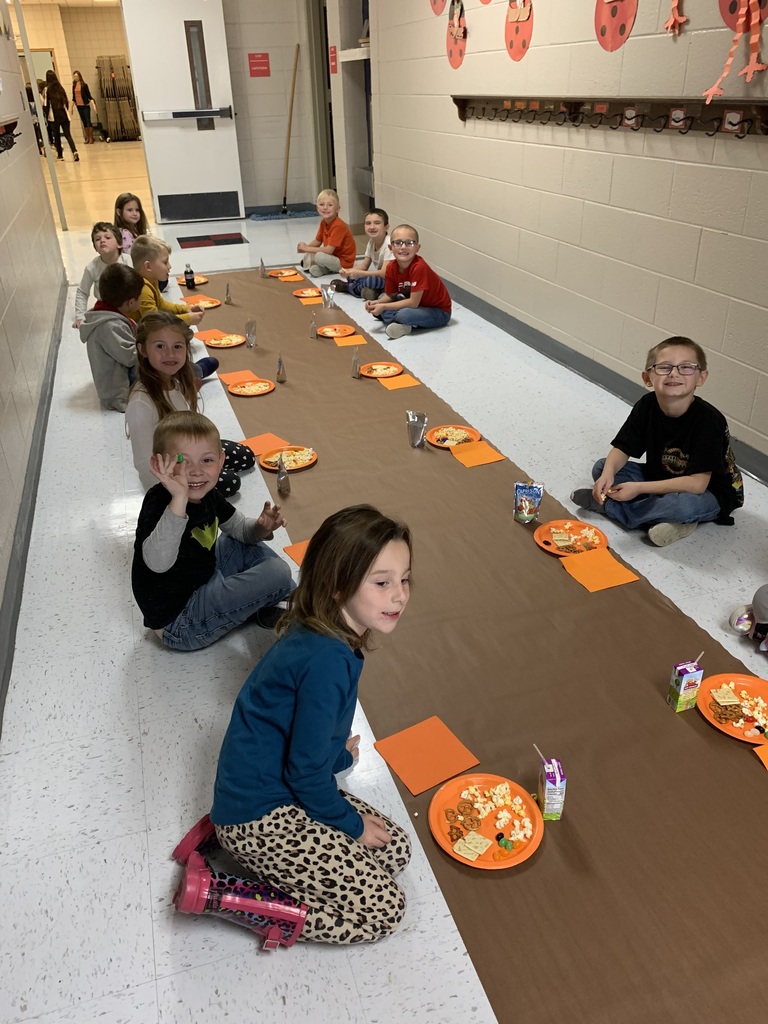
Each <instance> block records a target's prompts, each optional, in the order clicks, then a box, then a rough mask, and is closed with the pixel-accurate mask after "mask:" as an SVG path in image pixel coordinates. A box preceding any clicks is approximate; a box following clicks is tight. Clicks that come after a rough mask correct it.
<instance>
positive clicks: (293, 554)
mask: <svg viewBox="0 0 768 1024" xmlns="http://www.w3.org/2000/svg"><path fill="white" fill-rule="evenodd" d="M308 544H309V541H308V540H300V541H299V542H298V543H297V544H289V545H288V547H286V548H283V551H284V552H285V553H286V555H288V557H289V558H292V559H293V560H294V562H295V563H296V565H301V563H302V562H303V561H304V555H306V553H307V545H308Z"/></svg>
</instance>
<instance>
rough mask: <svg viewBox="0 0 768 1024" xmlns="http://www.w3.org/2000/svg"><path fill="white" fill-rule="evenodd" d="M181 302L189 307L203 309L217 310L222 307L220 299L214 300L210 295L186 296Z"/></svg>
mask: <svg viewBox="0 0 768 1024" xmlns="http://www.w3.org/2000/svg"><path fill="white" fill-rule="evenodd" d="M181 301H182V302H186V304H187V305H188V306H200V307H201V308H202V309H216V307H217V306H220V305H221V300H220V299H214V298H212V297H211V296H210V295H194V294H190V295H185V296H184V297H183V298H182V300H181Z"/></svg>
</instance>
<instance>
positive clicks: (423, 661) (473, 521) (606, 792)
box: [204, 272, 768, 1024]
mask: <svg viewBox="0 0 768 1024" xmlns="http://www.w3.org/2000/svg"><path fill="white" fill-rule="evenodd" d="M227 280H228V281H229V282H230V286H231V290H232V295H233V298H234V300H235V303H236V305H235V306H229V307H228V306H222V307H221V308H220V309H218V310H215V311H213V312H212V313H209V314H208V315H207V316H206V318H205V323H204V326H205V327H221V328H222V329H223V330H225V331H240V332H241V333H242V330H243V326H244V323H245V320H246V319H247V318H248V316H249V315H250V314H254V315H255V316H256V318H257V320H258V322H259V347H258V349H256V350H255V352H252V353H251V352H248V351H247V350H246V349H245V348H240V349H235V350H231V351H223V352H220V353H217V355H219V358H220V359H221V363H222V369H223V370H224V371H227V370H238V369H245V368H249V369H254V370H255V371H256V372H257V373H259V374H261V375H263V376H267V377H271V378H273V379H274V372H275V367H276V363H277V354H278V351H281V352H282V354H283V358H284V360H285V364H286V370H287V373H288V382H287V383H286V384H285V385H283V386H278V387H277V389H276V390H275V391H274V392H273V393H272V394H271V395H269V396H267V397H265V398H253V399H247V398H243V399H236V398H233V399H232V405H233V407H234V408H235V410H236V412H237V415H238V417H239V419H240V423H241V425H242V427H243V436H244V437H247V436H250V435H253V434H258V433H261V432H263V431H266V430H270V431H273V432H274V433H276V434H279V435H280V436H282V437H286V438H290V440H291V442H292V443H300V444H306V445H311V446H312V447H314V448H315V449H316V450H317V452H318V462H317V465H316V466H315V467H314V468H313V469H311V470H308V471H306V472H302V473H298V474H292V479H291V482H292V489H293V490H292V494H291V495H290V497H289V498H288V499H286V500H285V501H284V502H282V504H283V505H284V509H285V513H286V517H287V519H288V523H289V531H290V534H291V537H292V538H293V539H294V540H302V539H303V538H304V537H308V536H309V535H310V534H311V533H312V531H313V530H314V528H315V527H316V526H317V525H318V524H319V523H320V522H321V521H322V519H323V518H324V517H325V516H327V515H328V514H329V513H331V512H333V511H334V510H336V509H338V508H341V507H343V506H345V505H349V504H353V503H356V502H361V501H366V502H371V503H372V504H375V505H377V506H378V507H380V508H382V509H383V510H384V511H386V512H388V513H391V514H394V515H396V516H399V517H401V518H403V519H405V520H406V521H407V522H408V523H409V524H410V526H411V528H412V530H413V533H414V538H415V559H414V566H413V579H414V583H413V588H412V597H411V602H410V605H409V608H408V611H407V614H406V615H405V616H404V618H403V621H402V622H401V624H400V625H399V626H398V628H397V631H396V632H395V634H394V635H393V636H392V637H391V638H388V639H387V640H386V641H385V642H383V643H382V645H381V647H380V649H379V650H378V651H376V652H374V653H372V654H371V655H369V656H368V658H367V666H366V671H365V673H364V674H363V678H362V681H361V700H362V703H363V706H364V708H365V711H366V714H367V716H368V719H369V721H370V723H371V726H372V728H373V730H374V732H375V734H376V735H377V736H380V737H383V736H387V735H388V734H390V733H392V732H396V731H398V730H400V729H403V728H405V727H407V726H409V725H412V724H413V723H415V722H418V721H420V720H422V719H424V718H427V717H429V716H431V715H435V714H436V715H439V716H440V717H441V718H442V719H443V721H444V722H445V723H446V724H447V725H448V727H449V728H450V729H452V730H453V731H454V732H455V733H456V735H457V736H458V737H459V738H460V739H461V740H462V742H464V743H465V744H466V745H467V746H468V747H469V748H470V750H472V751H473V752H474V753H475V754H476V755H477V756H478V757H479V758H480V765H479V767H478V769H477V770H478V771H486V772H493V773H496V774H499V775H504V776H507V777H508V778H511V779H514V780H515V781H516V782H519V783H520V784H521V785H523V786H525V787H526V788H527V789H529V790H532V789H534V788H535V784H536V777H537V771H538V763H537V758H536V756H535V754H534V751H533V749H532V743H533V742H537V743H538V744H539V746H540V747H541V748H542V749H543V750H544V752H545V753H546V754H548V755H550V756H556V757H559V758H561V760H562V761H563V764H564V767H565V770H566V773H567V776H568V791H567V799H566V804H565V817H564V818H563V820H562V821H560V822H552V823H548V824H547V825H546V832H545V837H544V841H543V843H542V845H541V847H540V848H539V850H538V851H537V852H536V853H535V854H534V856H533V857H532V858H531V859H530V860H528V861H527V862H525V863H524V864H522V865H521V866H520V867H519V868H513V869H511V870H508V871H494V872H486V871H478V870H476V869H473V868H471V867H469V866H465V865H463V864H459V863H457V862H456V861H454V860H451V859H450V858H448V857H447V856H446V855H445V854H444V853H442V852H441V851H440V850H439V849H438V848H437V846H436V844H435V843H434V842H433V840H432V838H431V836H430V834H429V830H428V826H427V808H428V806H429V801H430V798H431V796H432V795H433V794H432V792H429V793H425V794H422V795H421V796H419V797H412V796H411V795H410V794H409V792H408V791H407V790H406V789H405V787H404V786H402V785H401V784H400V783H399V781H398V787H399V790H400V793H401V795H402V797H403V800H404V803H405V806H406V807H407V808H408V811H409V813H410V814H411V816H412V818H411V820H412V823H413V824H414V825H415V827H416V830H417V832H418V834H419V836H420V838H421V841H422V843H423V844H424V847H425V850H426V852H427V855H428V857H429V860H430V863H431V865H432V867H433V869H434V871H435V874H436V876H437V879H438V881H439V883H440V886H441V889H442V892H443V894H444V896H445V898H446V900H447V902H448V905H449V907H450V909H451V912H452V913H453V915H454V918H455V920H456V924H457V926H458V928H459V929H460V931H461V934H462V937H463V939H464V941H465V943H466V945H467V948H468V950H469V952H470V955H471V957H472V960H473V962H474V965H475V968H476V969H477V971H478V974H479V976H480V978H481V980H482V982H483V984H484V986H485V989H486V991H487V993H488V996H489V999H490V1000H491V1003H492V1005H493V1008H494V1012H495V1013H496V1015H497V1017H498V1019H499V1021H501V1022H507V1021H510V1022H511V1021H514V1022H516V1024H554V1022H558V1024H562V1022H563V1021H565V1022H568V1024H640V1022H642V1024H648V1022H650V1021H653V1022H656V1021H658V1022H664V1024H668V1022H674V1024H678V1022H679V1024H693V1022H697V1024H698V1022H706V1024H709V1022H711V1024H723V1022H725V1021H727V1022H729V1024H740V1022H742V1021H743V1022H745V1024H746V1022H749V1024H754V1022H755V1021H756V1020H760V1019H763V1017H764V1015H765V999H766V986H765V979H766V967H765V964H766V959H767V958H768V950H767V949H766V942H765V934H766V921H767V920H768V918H766V913H765V911H766V897H765V864H766V855H767V854H766V851H768V814H766V799H767V798H768V774H767V773H766V771H765V769H764V768H763V767H762V766H761V765H760V763H759V762H758V760H757V758H755V757H754V755H753V754H752V753H751V752H750V748H749V746H748V745H747V744H743V743H739V742H737V741H734V740H730V739H728V738H727V737H725V736H723V735H722V734H720V733H719V732H717V731H716V730H715V729H713V728H712V727H711V726H710V725H708V724H707V723H706V722H705V721H704V720H703V719H702V717H701V716H700V715H699V713H698V712H697V711H689V712H686V713H683V714H680V715H676V714H675V713H674V712H673V711H672V710H671V709H670V708H668V707H667V706H666V704H665V701H664V696H665V692H666V686H667V682H668V679H669V674H670V670H671V666H672V664H673V663H674V662H676V661H680V660H683V659H685V658H691V657H695V656H696V654H698V652H699V651H700V650H701V649H702V648H704V649H705V651H706V658H705V665H706V666H707V672H708V673H710V674H711V673H716V672H744V671H745V669H744V667H743V666H742V665H741V663H740V662H738V661H737V660H736V659H735V658H733V657H732V656H731V655H730V654H728V653H727V652H726V651H725V650H724V649H723V648H721V647H720V646H719V645H718V644H717V643H716V642H715V641H714V640H713V639H712V638H711V637H710V636H709V635H708V634H707V633H705V632H704V631H703V630H701V629H700V628H699V627H698V626H697V625H696V624H695V623H694V622H693V621H692V620H691V619H689V618H688V617H687V616H685V615H684V614H683V613H682V612H680V611H679V610H678V609H677V608H676V607H675V606H674V605H673V604H672V602H671V601H669V600H668V599H667V598H666V597H664V596H663V595H662V594H660V593H659V592H658V591H656V590H655V589H654V588H653V587H652V586H651V585H650V584H649V583H648V582H647V581H646V580H644V579H641V580H640V581H639V582H637V583H632V584H631V585H628V586H624V587H619V588H617V589H612V590H606V591H602V592H600V593H595V594H589V593H588V592H587V591H586V590H584V589H583V588H582V587H581V586H580V585H579V584H578V583H577V582H576V581H575V580H573V579H571V578H570V577H569V576H568V574H567V573H566V572H564V570H563V569H562V567H561V565H560V562H559V560H558V559H557V558H555V557H553V556H550V555H548V554H546V553H544V552H542V551H540V550H539V549H538V548H537V547H536V546H535V544H534V542H533V538H532V535H531V534H532V528H530V527H524V526H521V525H519V524H516V523H514V522H513V519H512V505H513V501H512V497H513V485H514V482H515V480H518V479H525V478H526V473H525V472H523V471H521V470H519V469H517V468H516V467H515V466H514V465H513V464H512V463H510V462H508V461H505V462H501V463H497V464H494V465H490V466H484V467H479V468H476V469H465V468H464V467H463V466H461V465H460V464H459V462H458V461H457V460H456V459H454V458H452V456H451V455H450V453H449V452H447V451H437V450H435V449H432V448H426V449H424V450H414V449H411V448H410V447H409V446H408V442H407V433H406V426H405V410H406V409H408V408H413V409H417V410H421V411H425V412H427V413H428V414H429V421H430V425H431V426H436V425H439V424H441V423H461V422H464V420H463V418H462V417H461V416H460V415H457V413H456V412H455V411H454V410H453V409H451V408H450V407H449V406H448V405H447V404H446V403H445V402H443V401H442V400H441V399H440V398H438V397H437V396H436V395H435V394H433V393H432V392H431V391H430V390H429V389H428V388H427V387H425V386H422V387H419V388H409V389H407V390H405V391H394V392H387V391H386V390H385V389H384V388H382V387H381V386H380V385H379V384H378V382H377V381H375V380H354V379H353V378H352V377H351V376H350V364H351V350H350V349H343V348H342V349H339V348H337V347H336V346H335V344H334V343H333V341H330V340H326V341H321V340H317V341H310V340H309V338H308V337H307V329H308V324H309V320H310V318H311V315H312V312H313V310H314V311H315V312H316V314H317V320H318V323H322V322H336V323H347V322H349V319H348V318H347V317H346V316H345V315H344V314H343V313H342V312H341V311H340V310H322V309H320V308H319V307H309V308H305V307H302V306H301V305H300V303H299V302H298V300H297V299H294V298H293V296H292V295H291V291H292V289H291V288H289V286H288V285H285V284H281V283H280V282H279V281H272V280H267V281H265V280H262V279H260V278H259V277H258V274H257V272H243V273H239V274H229V275H222V276H220V277H212V278H211V281H210V284H209V285H208V286H207V289H208V291H210V293H211V294H212V295H216V296H218V297H223V295H224V288H225V283H226V281H227ZM359 320H360V324H361V325H362V327H363V328H365V327H367V326H370V325H371V324H372V323H373V321H371V320H369V318H368V316H367V314H365V312H364V311H363V308H362V303H361V305H360V317H359ZM411 343H412V344H413V345H414V346H416V345H418V344H419V339H418V335H414V336H413V337H412V340H411ZM360 351H361V356H362V355H363V354H364V355H365V360H361V361H369V360H373V359H379V358H382V357H384V356H386V355H388V354H387V353H385V352H384V350H383V349H382V348H381V347H380V346H379V345H377V344H375V343H373V342H372V341H370V340H369V343H368V345H367V346H366V347H365V348H362V349H361V350H360ZM406 369H407V366H406ZM207 386H209V385H207ZM490 440H491V441H493V439H492V438H490ZM265 476H267V478H268V483H269V485H270V489H271V491H272V493H273V494H274V495H275V496H276V491H275V486H274V476H272V475H270V474H265ZM562 515H563V511H562V507H561V506H560V505H559V504H558V503H557V502H555V501H554V500H553V499H552V498H550V497H549V496H547V497H545V500H544V503H543V508H542V515H541V519H542V521H545V520H547V519H550V518H562ZM396 781H397V780H396ZM415 812H418V817H417V818H414V817H413V815H414V813H415ZM381 955H382V956H386V951H385V950H384V949H382V951H381ZM760 979H762V982H760ZM466 1011H467V1019H468V1020H471V1019H472V1013H471V1007H469V1006H467V1008H466Z"/></svg>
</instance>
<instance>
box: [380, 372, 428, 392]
mask: <svg viewBox="0 0 768 1024" xmlns="http://www.w3.org/2000/svg"><path fill="white" fill-rule="evenodd" d="M376 379H377V380H378V382H379V384H381V386H382V387H383V388H386V389H387V391H399V390H400V388H416V387H419V386H420V385H421V381H420V380H416V378H415V377H412V376H411V375H410V373H401V374H400V376H399V377H377V378H376Z"/></svg>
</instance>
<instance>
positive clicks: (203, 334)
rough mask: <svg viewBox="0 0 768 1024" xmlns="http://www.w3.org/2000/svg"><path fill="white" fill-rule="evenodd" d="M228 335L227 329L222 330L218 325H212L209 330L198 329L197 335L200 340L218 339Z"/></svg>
mask: <svg viewBox="0 0 768 1024" xmlns="http://www.w3.org/2000/svg"><path fill="white" fill-rule="evenodd" d="M225 336H226V331H220V330H219V329H218V327H212V328H211V329H210V330H209V331H197V332H196V333H195V337H196V338H198V339H199V340H200V341H216V340H217V339H218V338H223V337H225Z"/></svg>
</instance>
